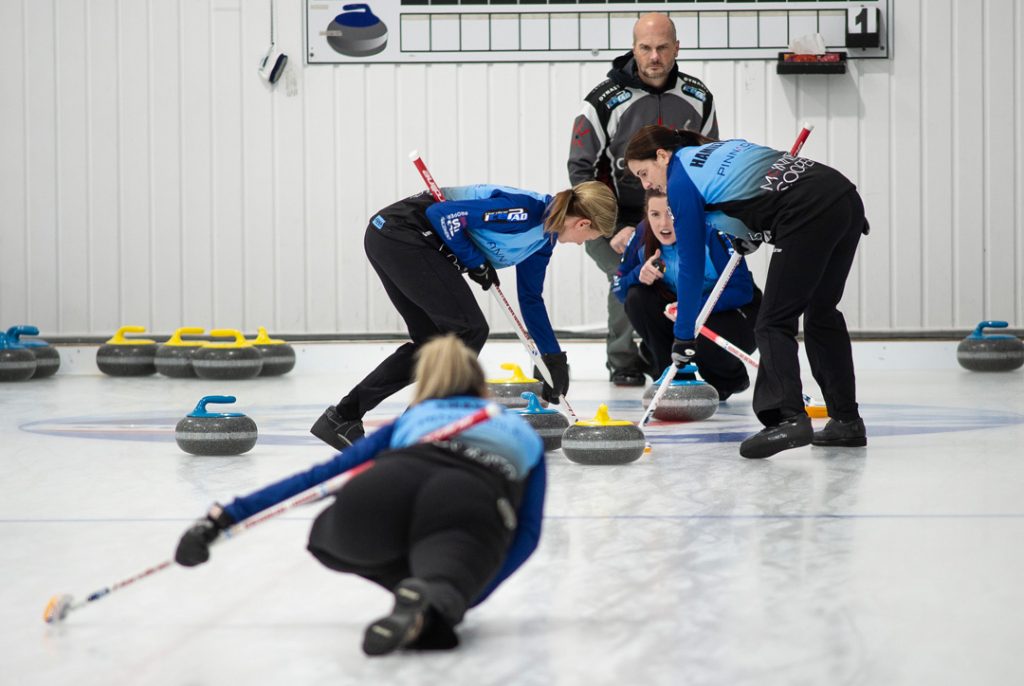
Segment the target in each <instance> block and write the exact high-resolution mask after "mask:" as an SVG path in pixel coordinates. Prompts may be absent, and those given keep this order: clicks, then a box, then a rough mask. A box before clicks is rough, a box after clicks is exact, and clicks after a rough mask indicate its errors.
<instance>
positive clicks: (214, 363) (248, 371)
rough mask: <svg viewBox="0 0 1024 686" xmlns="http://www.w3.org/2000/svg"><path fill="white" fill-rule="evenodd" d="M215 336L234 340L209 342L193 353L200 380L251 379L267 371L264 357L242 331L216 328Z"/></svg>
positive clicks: (213, 332)
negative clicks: (264, 368) (264, 369)
mask: <svg viewBox="0 0 1024 686" xmlns="http://www.w3.org/2000/svg"><path fill="white" fill-rule="evenodd" d="M210 335H211V336H214V337H218V338H223V337H232V338H234V340H233V341H230V342H226V343H225V342H218V341H208V342H206V343H203V345H202V347H200V348H199V349H198V350H196V351H195V352H194V353H192V368H193V369H195V370H196V376H198V377H199V378H200V379H232V380H237V379H251V378H253V377H256V376H259V374H260V371H262V370H263V356H262V355H260V351H259V350H257V349H256V348H255V347H254V346H253V344H252V343H250V342H249V341H247V340H245V336H243V335H242V332H241V331H237V330H235V329H215V330H213V331H211V332H210Z"/></svg>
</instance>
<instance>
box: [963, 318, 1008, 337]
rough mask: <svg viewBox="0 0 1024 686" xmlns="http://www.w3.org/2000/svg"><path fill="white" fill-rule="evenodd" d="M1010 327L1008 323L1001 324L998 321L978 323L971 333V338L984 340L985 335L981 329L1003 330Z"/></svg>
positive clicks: (1001, 322)
mask: <svg viewBox="0 0 1024 686" xmlns="http://www.w3.org/2000/svg"><path fill="white" fill-rule="evenodd" d="M1008 326H1010V324H1009V322H1003V321H999V320H986V321H983V322H980V323H979V324H978V326H976V327H975V328H974V331H972V332H971V338H984V337H985V334H984V332H983V331H982V329H1005V328H1007V327H1008Z"/></svg>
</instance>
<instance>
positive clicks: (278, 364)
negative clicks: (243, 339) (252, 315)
mask: <svg viewBox="0 0 1024 686" xmlns="http://www.w3.org/2000/svg"><path fill="white" fill-rule="evenodd" d="M250 342H251V343H252V344H253V346H254V347H255V348H256V349H257V350H259V351H260V355H262V356H263V369H261V370H260V376H280V375H281V374H287V373H288V372H290V371H291V370H292V369H293V368H294V367H295V348H293V347H292V346H290V345H288V344H287V343H286V342H284V341H282V340H280V339H277V338H271V337H270V336H269V335H268V334H267V330H266V328H265V327H262V326H261V327H260V328H259V329H258V330H257V334H256V338H254V339H253V340H252V341H250Z"/></svg>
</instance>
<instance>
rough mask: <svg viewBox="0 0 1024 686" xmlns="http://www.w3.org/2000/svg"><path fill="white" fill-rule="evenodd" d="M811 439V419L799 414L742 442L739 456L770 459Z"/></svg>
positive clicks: (812, 434)
mask: <svg viewBox="0 0 1024 686" xmlns="http://www.w3.org/2000/svg"><path fill="white" fill-rule="evenodd" d="M813 437H814V429H812V428H811V418H810V417H808V416H807V415H806V414H805V413H803V412H801V413H800V414H797V415H793V416H792V417H788V418H786V419H783V420H782V421H781V422H779V423H778V424H776V425H774V426H766V427H765V428H764V429H762V430H761V431H759V432H758V433H756V434H754V435H753V436H751V437H750V438H748V439H747V440H745V441H743V443H741V444H740V455H742V456H743V457H746V458H750V459H758V458H762V457H771V456H772V455H774V454H775V453H777V452H779V451H781V450H789V449H790V448H799V447H801V446H804V445H807V444H808V443H810V442H811V439H812V438H813Z"/></svg>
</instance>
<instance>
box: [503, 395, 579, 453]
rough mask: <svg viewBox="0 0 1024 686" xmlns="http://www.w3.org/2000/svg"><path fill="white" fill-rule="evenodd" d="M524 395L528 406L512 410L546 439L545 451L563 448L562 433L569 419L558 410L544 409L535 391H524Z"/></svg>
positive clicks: (567, 425) (542, 438)
mask: <svg viewBox="0 0 1024 686" xmlns="http://www.w3.org/2000/svg"><path fill="white" fill-rule="evenodd" d="M522 397H523V399H524V400H526V407H525V408H522V409H518V410H512V411H513V412H514V413H515V414H517V415H519V416H520V417H522V418H523V420H524V421H526V423H527V424H529V425H530V426H532V427H533V430H534V431H536V432H537V435H538V436H540V438H541V440H542V441H544V450H545V451H550V450H558V449H559V448H561V447H562V434H563V433H565V430H566V429H567V428H568V427H569V420H568V419H566V418H565V415H564V414H562V413H561V412H559V411H558V410H551V409H544V407H543V406H542V405H541V404H540V399H539V398H537V396H536V394H534V393H529V392H527V393H523V395H522Z"/></svg>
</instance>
